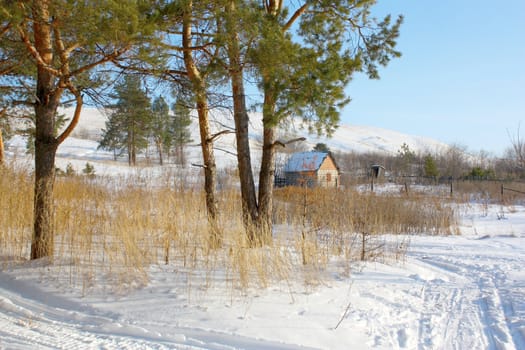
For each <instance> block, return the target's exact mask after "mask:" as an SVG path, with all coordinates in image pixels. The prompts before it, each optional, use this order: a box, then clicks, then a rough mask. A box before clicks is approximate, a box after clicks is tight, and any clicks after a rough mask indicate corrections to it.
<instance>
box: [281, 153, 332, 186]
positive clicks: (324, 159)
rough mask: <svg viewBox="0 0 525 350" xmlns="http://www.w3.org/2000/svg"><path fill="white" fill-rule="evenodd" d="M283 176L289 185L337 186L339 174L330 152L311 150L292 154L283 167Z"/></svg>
mask: <svg viewBox="0 0 525 350" xmlns="http://www.w3.org/2000/svg"><path fill="white" fill-rule="evenodd" d="M284 177H285V181H286V185H289V186H308V187H315V186H320V187H333V188H337V187H339V184H340V177H341V174H340V172H339V168H338V167H337V165H336V163H335V161H334V159H333V157H332V156H331V154H330V153H326V152H313V151H312V152H301V153H294V154H292V155H291V157H290V158H289V159H288V162H287V163H286V165H285V167H284Z"/></svg>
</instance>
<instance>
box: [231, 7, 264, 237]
mask: <svg viewBox="0 0 525 350" xmlns="http://www.w3.org/2000/svg"><path fill="white" fill-rule="evenodd" d="M228 10H229V11H230V15H231V18H230V20H232V18H233V20H234V19H235V16H233V12H234V11H235V5H234V3H233V2H230V5H229V7H228ZM228 29H229V33H230V40H229V43H228V56H229V61H230V74H231V85H232V94H233V118H234V121H235V137H236V143H237V162H238V169H239V178H240V185H241V200H242V218H243V223H244V226H245V229H246V233H247V237H248V240H249V242H250V243H251V244H252V245H258V244H261V243H262V242H261V237H260V235H259V233H258V231H259V230H257V228H256V224H257V217H258V207H257V197H256V193H255V183H254V180H253V171H252V162H251V155H250V139H249V134H248V126H249V121H250V120H249V116H248V112H247V110H246V100H245V91H244V83H243V67H242V63H241V54H240V49H239V37H238V35H237V30H236V28H235V24H234V23H231V24H230V28H228Z"/></svg>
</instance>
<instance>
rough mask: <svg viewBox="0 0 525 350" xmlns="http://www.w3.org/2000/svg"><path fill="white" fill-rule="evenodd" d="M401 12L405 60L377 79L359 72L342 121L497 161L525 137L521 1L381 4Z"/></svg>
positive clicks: (392, 0) (387, 0)
mask: <svg viewBox="0 0 525 350" xmlns="http://www.w3.org/2000/svg"><path fill="white" fill-rule="evenodd" d="M375 12H376V14H377V15H378V16H382V15H384V14H387V13H391V14H392V15H397V14H403V15H404V17H405V21H404V24H403V26H402V28H401V35H400V38H399V40H398V47H397V48H398V49H399V50H400V51H401V52H402V57H401V58H399V59H396V60H394V61H391V63H390V64H389V65H388V67H386V68H385V69H381V71H380V74H381V79H380V80H369V79H368V78H367V77H366V76H365V75H362V74H359V75H356V76H355V78H354V80H353V81H352V82H351V83H350V85H349V86H348V88H347V93H348V94H349V95H350V97H351V98H352V102H351V103H350V104H349V105H348V106H347V107H346V108H345V109H344V111H343V113H342V123H344V124H350V125H351V124H356V125H370V126H377V127H381V128H386V129H392V130H397V131H400V132H403V133H407V134H413V135H420V136H428V137H432V138H434V139H437V140H440V141H443V142H446V143H449V144H458V145H462V146H464V147H467V149H468V150H469V151H471V152H473V153H475V152H477V151H480V150H484V151H487V152H490V153H491V154H493V155H495V156H501V155H502V154H503V151H504V150H505V149H506V148H508V147H509V146H510V145H511V141H510V138H509V133H510V134H511V135H516V133H517V131H518V127H519V124H520V123H521V124H522V125H521V134H522V137H523V138H525V1H524V0H508V1H504V2H493V1H491V2H489V1H486V0H481V1H474V0H455V1H453V0H439V1H438V0H434V1H425V0H379V1H378V4H377V5H376V7H375Z"/></svg>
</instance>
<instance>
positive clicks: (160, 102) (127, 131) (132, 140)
mask: <svg viewBox="0 0 525 350" xmlns="http://www.w3.org/2000/svg"><path fill="white" fill-rule="evenodd" d="M114 97H115V98H116V102H115V104H113V105H107V106H106V110H107V111H109V116H108V120H107V121H106V127H105V128H104V129H103V130H102V140H101V141H100V145H99V148H102V149H106V150H109V151H112V152H113V156H114V159H115V160H117V158H118V157H119V156H120V155H122V154H127V157H128V163H129V165H136V163H137V154H138V153H139V152H140V151H143V150H144V149H146V148H147V147H148V145H149V143H150V141H153V143H154V144H155V148H156V151H157V155H158V158H159V162H160V165H163V164H164V159H165V158H168V159H169V157H170V155H171V154H172V153H173V155H174V156H175V161H176V163H178V164H181V165H185V163H186V160H185V157H184V147H185V145H186V144H188V143H190V142H192V141H193V139H192V138H191V132H190V130H189V127H190V125H191V116H190V113H191V105H190V101H186V100H184V98H182V97H179V98H177V100H176V101H175V102H174V103H173V105H172V108H171V112H170V108H169V105H168V103H167V102H166V100H165V99H164V97H162V96H158V97H156V98H154V99H153V101H151V99H150V97H149V96H148V94H147V93H146V91H145V90H144V88H143V87H142V83H141V79H140V77H139V76H136V75H125V76H124V77H123V79H122V81H120V82H118V83H117V84H116V86H115V96H114Z"/></svg>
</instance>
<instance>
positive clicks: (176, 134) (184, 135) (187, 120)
mask: <svg viewBox="0 0 525 350" xmlns="http://www.w3.org/2000/svg"><path fill="white" fill-rule="evenodd" d="M190 111H191V109H190V107H189V104H188V103H187V101H185V100H184V99H181V98H179V99H177V101H176V102H175V103H174V104H173V120H172V129H171V130H172V137H173V146H174V147H175V156H176V158H177V163H178V164H181V165H182V166H185V165H186V158H185V155H184V148H185V146H186V145H187V144H188V143H190V142H193V139H192V138H191V132H190V126H191V115H190Z"/></svg>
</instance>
